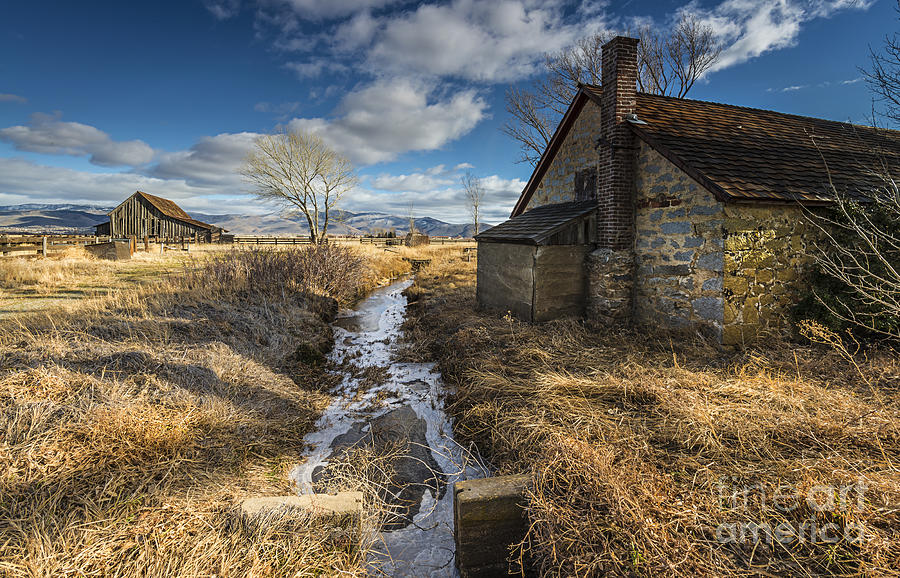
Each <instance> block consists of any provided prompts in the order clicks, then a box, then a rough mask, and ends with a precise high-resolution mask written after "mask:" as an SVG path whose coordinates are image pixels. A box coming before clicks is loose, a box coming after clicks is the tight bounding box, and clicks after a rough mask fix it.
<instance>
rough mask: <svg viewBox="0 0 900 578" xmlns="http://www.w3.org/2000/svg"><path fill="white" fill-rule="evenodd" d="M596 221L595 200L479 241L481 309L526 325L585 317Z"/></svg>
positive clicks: (540, 210)
mask: <svg viewBox="0 0 900 578" xmlns="http://www.w3.org/2000/svg"><path fill="white" fill-rule="evenodd" d="M596 216H597V203H596V202H595V201H593V200H589V201H579V202H569V203H557V204H554V205H545V206H542V207H537V208H534V209H532V210H530V211H527V212H525V213H523V214H521V215H518V216H516V217H513V218H512V219H510V220H508V221H506V222H505V223H502V224H500V225H497V226H496V227H492V228H490V229H488V230H487V231H484V232H483V233H481V234H480V235H478V236H476V237H475V240H476V241H478V279H477V289H476V291H477V295H478V303H479V305H481V306H482V307H484V308H487V309H493V310H499V311H509V312H510V313H512V314H513V315H515V316H516V317H518V318H519V319H522V320H525V321H548V320H550V319H557V318H559V317H566V316H581V315H583V314H584V308H585V304H586V303H587V275H586V273H585V258H586V257H587V255H588V253H589V252H590V251H591V249H592V246H591V244H592V243H594V241H595V239H594V237H595V235H596V230H597V222H596Z"/></svg>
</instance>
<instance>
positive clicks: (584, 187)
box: [575, 167, 597, 201]
mask: <svg viewBox="0 0 900 578" xmlns="http://www.w3.org/2000/svg"><path fill="white" fill-rule="evenodd" d="M596 190H597V167H591V168H588V169H584V170H581V171H575V200H576V201H587V200H588V199H593V198H594V196H595V192H596Z"/></svg>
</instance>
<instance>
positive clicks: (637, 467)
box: [407, 258, 900, 576]
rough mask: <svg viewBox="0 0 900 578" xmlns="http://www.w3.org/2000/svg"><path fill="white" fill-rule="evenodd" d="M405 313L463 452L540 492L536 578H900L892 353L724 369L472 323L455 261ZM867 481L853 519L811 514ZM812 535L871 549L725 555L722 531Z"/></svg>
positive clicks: (736, 361)
mask: <svg viewBox="0 0 900 578" xmlns="http://www.w3.org/2000/svg"><path fill="white" fill-rule="evenodd" d="M410 298H411V299H412V300H414V302H415V303H414V307H415V308H414V312H413V314H412V315H413V316H411V320H410V321H409V322H408V326H407V327H408V331H409V334H410V337H411V339H412V341H413V343H415V344H416V345H417V349H419V350H420V351H421V350H422V349H424V350H426V351H429V352H430V353H431V354H432V355H433V356H434V357H435V358H436V359H437V361H438V362H439V367H440V369H441V371H442V372H443V375H444V378H445V380H446V381H447V382H448V383H449V384H450V385H451V386H452V387H453V388H454V389H455V395H454V396H453V398H452V400H451V401H452V403H451V404H450V406H449V411H450V412H451V413H452V414H453V416H454V417H455V419H456V426H455V428H456V434H457V436H458V438H460V441H461V442H464V443H465V442H469V441H472V442H475V443H476V444H477V445H478V447H479V448H480V450H481V451H482V452H483V453H484V454H485V455H486V456H487V457H488V458H489V459H491V460H492V461H493V463H494V464H495V465H496V467H497V468H498V469H499V471H500V472H505V473H517V472H530V473H531V475H532V485H531V488H530V491H529V496H528V499H529V516H530V519H531V523H532V525H531V529H530V532H529V536H528V539H527V540H526V542H525V543H524V544H523V545H522V546H523V549H524V551H525V552H524V554H526V555H528V556H531V559H532V564H533V566H534V568H535V569H536V570H537V571H539V572H540V573H541V574H542V575H550V576H553V575H558V576H570V575H576V576H597V575H603V574H610V575H623V576H624V575H627V576H632V575H647V576H651V575H653V576H655V575H667V576H721V575H767V576H774V575H796V576H818V575H848V576H849V575H852V576H875V575H879V576H881V575H898V574H900V536H898V534H897V528H900V397H898V396H900V356H898V354H897V353H896V352H894V351H891V350H889V349H880V350H870V351H869V352H868V353H867V354H866V355H863V354H860V353H857V354H856V355H849V356H848V353H849V352H847V351H841V350H839V349H835V348H834V347H822V346H818V345H801V344H797V343H787V342H770V343H763V344H760V345H759V346H758V347H756V348H753V349H748V350H745V351H742V352H739V353H723V352H721V351H719V350H718V349H716V348H715V347H713V346H711V345H710V344H709V343H707V342H704V341H703V340H701V339H700V338H698V337H694V336H690V335H670V334H650V333H646V332H638V331H625V330H621V331H612V330H604V329H593V330H592V329H588V328H586V327H585V326H584V325H582V324H580V323H577V322H574V321H560V322H552V323H546V324H541V325H532V324H527V323H521V322H518V321H515V320H513V319H511V318H509V317H503V316H501V315H498V314H492V313H485V312H478V311H476V304H475V299H474V264H473V263H466V262H464V261H462V260H461V259H459V258H453V259H445V260H441V261H440V262H435V263H434V264H433V266H432V267H430V268H428V269H427V270H426V271H425V272H423V273H422V274H420V275H419V277H418V279H417V282H416V285H415V286H414V287H413V288H411V290H410ZM858 482H863V483H864V484H865V485H866V486H867V489H865V490H864V491H861V490H860V489H859V486H854V488H853V489H851V490H849V492H850V493H849V494H848V495H849V496H850V500H851V501H852V503H851V504H846V503H845V504H844V507H842V506H841V505H840V504H836V505H835V507H833V508H827V507H826V508H824V510H825V511H817V510H816V509H815V508H814V507H813V506H815V505H816V503H817V501H818V503H820V504H821V503H824V502H825V501H826V500H825V499H824V497H823V496H824V495H823V494H817V493H816V492H817V490H815V489H814V488H816V487H817V486H822V485H827V486H833V487H836V488H841V487H848V486H850V485H852V484H856V483H858ZM754 487H755V489H754ZM744 488H750V489H749V490H748V491H747V494H746V496H747V497H748V500H747V502H746V503H744V500H743V497H744V494H741V493H738V494H737V495H735V494H734V492H735V491H739V492H740V491H743V489H744ZM779 488H781V490H780V492H779ZM810 492H812V494H810ZM859 492H861V493H862V494H863V495H864V500H863V502H861V503H859V504H857V502H856V497H857V495H858V493H859ZM779 494H783V496H782V498H785V500H784V501H785V502H786V503H789V504H790V506H791V507H784V508H778V507H775V506H774V504H773V502H772V499H773V497H776V496H778V495H779ZM810 495H813V496H815V497H816V500H814V501H813V502H812V503H808V502H807V500H806V498H807V497H808V496H810ZM761 496H765V498H766V502H765V503H762V502H761V501H760V499H759V498H760V497H761ZM788 496H790V497H791V498H797V499H796V500H788V499H787V497H788ZM838 497H839V495H838ZM782 505H783V504H782ZM810 520H813V521H815V523H816V524H817V525H818V527H819V528H822V527H823V525H824V524H829V523H831V524H835V526H834V527H832V528H833V529H835V531H836V532H837V533H838V535H839V536H843V535H844V531H849V533H850V535H851V536H852V537H855V536H857V535H858V534H857V533H854V532H855V530H854V528H855V526H854V524H861V525H862V527H863V528H864V531H865V538H864V539H863V540H862V541H861V542H859V543H851V541H848V540H843V539H842V540H840V541H838V542H837V543H827V542H824V541H822V540H817V541H816V542H815V543H812V542H810V541H807V542H806V543H803V544H800V543H799V541H798V540H796V539H795V540H794V541H793V542H792V543H782V542H779V541H778V540H769V541H765V540H763V541H760V542H758V543H753V541H751V540H739V541H737V542H733V543H725V542H727V538H728V537H729V536H730V534H729V533H728V532H729V531H730V530H729V528H732V529H734V528H741V527H743V528H750V526H748V524H769V525H770V527H772V528H776V527H778V525H779V524H781V523H785V524H789V525H791V526H792V527H794V528H798V529H802V528H803V526H802V524H804V523H807V524H809V523H810ZM723 524H726V526H722V525H723ZM728 524H738V525H739V526H728ZM809 527H810V526H807V528H809ZM785 528H786V526H785ZM717 529H718V530H719V532H720V534H719V535H717ZM723 537H724V540H723Z"/></svg>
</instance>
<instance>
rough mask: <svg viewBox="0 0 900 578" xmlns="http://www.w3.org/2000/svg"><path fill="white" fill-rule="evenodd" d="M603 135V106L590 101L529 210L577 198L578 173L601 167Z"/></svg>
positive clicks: (564, 143) (582, 111) (536, 193)
mask: <svg viewBox="0 0 900 578" xmlns="http://www.w3.org/2000/svg"><path fill="white" fill-rule="evenodd" d="M599 136H600V107H599V106H597V105H596V104H594V103H593V102H588V103H586V104H585V105H584V108H583V109H582V110H581V114H580V115H579V116H578V118H577V119H576V120H575V123H574V126H573V127H572V130H571V131H570V132H569V134H568V136H567V137H566V140H565V142H563V144H562V146H561V147H560V150H559V152H558V153H557V154H556V157H555V158H554V159H553V162H552V163H550V167H549V168H548V169H547V173H546V174H545V175H544V178H543V180H542V181H541V184H540V186H539V188H538V189H537V191H535V193H534V196H533V197H532V198H531V201H529V203H528V209H533V208H534V207H540V206H541V205H549V204H551V203H564V202H566V201H573V200H575V178H576V175H577V174H578V173H582V174H583V173H584V172H585V171H596V170H597V163H598V160H599V159H598V157H597V148H596V146H597V144H596V141H597V138H598V137H599Z"/></svg>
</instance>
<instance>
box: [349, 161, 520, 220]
mask: <svg viewBox="0 0 900 578" xmlns="http://www.w3.org/2000/svg"><path fill="white" fill-rule="evenodd" d="M460 174H461V172H460V170H459V169H458V168H456V167H454V169H452V170H447V169H446V168H445V167H443V166H442V165H439V166H437V167H432V168H430V169H426V170H424V171H420V172H415V173H410V174H402V175H389V174H381V175H378V176H377V177H375V178H373V179H370V180H367V181H365V182H364V186H362V187H360V188H359V189H358V190H356V191H353V192H352V193H351V194H349V195H348V196H347V197H346V198H345V203H344V204H345V208H346V209H347V210H349V211H353V212H367V211H372V212H380V213H390V214H394V215H406V214H407V212H408V211H409V204H410V203H412V205H413V211H414V213H415V214H416V216H417V217H427V216H430V217H435V218H438V219H440V220H442V221H445V222H449V223H467V222H469V220H470V219H471V217H470V216H469V212H468V209H467V208H466V198H465V193H464V192H463V190H462V187H461V185H460V182H459V176H460ZM481 183H482V185H483V186H484V189H485V198H484V205H483V207H482V219H483V220H484V222H488V223H493V224H496V223H499V222H501V221H505V220H506V219H508V218H509V213H510V211H511V210H512V207H513V205H515V203H516V200H517V199H518V198H519V194H520V193H521V192H522V189H524V188H525V181H523V180H521V179H505V178H502V177H500V176H498V175H490V176H488V177H482V179H481Z"/></svg>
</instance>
